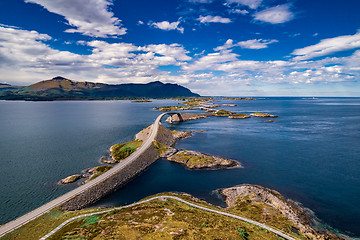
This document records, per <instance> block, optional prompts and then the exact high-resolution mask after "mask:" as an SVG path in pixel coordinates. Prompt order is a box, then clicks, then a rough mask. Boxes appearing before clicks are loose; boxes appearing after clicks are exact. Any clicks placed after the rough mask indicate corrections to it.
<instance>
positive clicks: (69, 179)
mask: <svg viewBox="0 0 360 240" xmlns="http://www.w3.org/2000/svg"><path fill="white" fill-rule="evenodd" d="M80 178H82V175H80V174H75V175H71V176H68V177H66V178H64V179H62V180H61V181H60V182H61V183H62V184H68V183H73V182H76V181H77V180H79V179H80Z"/></svg>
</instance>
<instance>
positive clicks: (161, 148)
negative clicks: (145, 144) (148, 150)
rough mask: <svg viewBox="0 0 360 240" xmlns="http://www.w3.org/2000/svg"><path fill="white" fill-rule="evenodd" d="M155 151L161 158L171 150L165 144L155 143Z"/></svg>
mask: <svg viewBox="0 0 360 240" xmlns="http://www.w3.org/2000/svg"><path fill="white" fill-rule="evenodd" d="M153 144H154V147H155V149H156V150H157V151H158V153H159V155H160V156H161V155H162V154H163V153H165V152H166V151H168V150H169V147H168V146H166V145H165V144H162V143H160V142H158V141H153Z"/></svg>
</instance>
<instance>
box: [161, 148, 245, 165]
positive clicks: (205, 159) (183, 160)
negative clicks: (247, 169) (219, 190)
mask: <svg viewBox="0 0 360 240" xmlns="http://www.w3.org/2000/svg"><path fill="white" fill-rule="evenodd" d="M167 159H168V160H169V161H171V162H177V163H180V164H183V165H185V166H186V167H187V168H189V169H219V168H232V167H242V166H241V165H240V164H239V163H238V162H237V161H235V160H231V159H226V158H222V157H216V156H211V155H208V154H204V153H200V152H195V151H179V152H177V153H176V154H174V155H172V156H170V157H168V158H167Z"/></svg>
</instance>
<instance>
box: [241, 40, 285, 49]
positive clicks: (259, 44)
mask: <svg viewBox="0 0 360 240" xmlns="http://www.w3.org/2000/svg"><path fill="white" fill-rule="evenodd" d="M276 42H278V40H275V39H272V40H263V39H252V40H247V41H242V42H238V43H237V44H236V45H237V46H240V47H242V48H247V49H262V48H267V47H268V45H269V44H271V43H276Z"/></svg>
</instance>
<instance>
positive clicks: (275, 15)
mask: <svg viewBox="0 0 360 240" xmlns="http://www.w3.org/2000/svg"><path fill="white" fill-rule="evenodd" d="M293 18H294V14H293V13H292V12H291V11H290V5H289V4H283V5H278V6H276V7H271V8H268V9H265V10H263V11H260V12H257V13H255V14H254V19H255V20H258V21H262V22H267V23H271V24H279V23H284V22H288V21H290V20H292V19H293Z"/></svg>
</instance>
